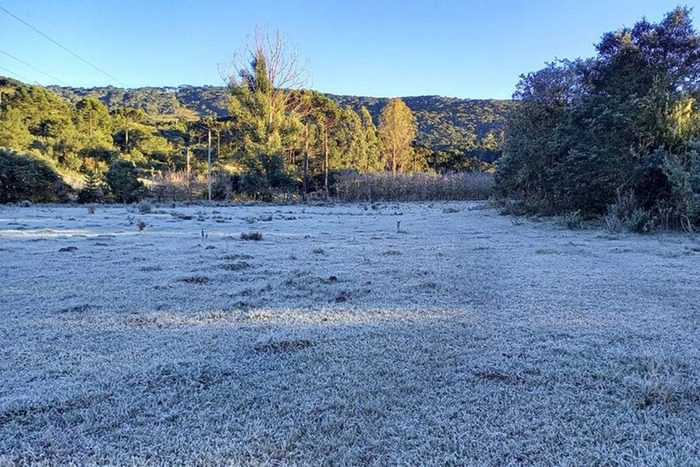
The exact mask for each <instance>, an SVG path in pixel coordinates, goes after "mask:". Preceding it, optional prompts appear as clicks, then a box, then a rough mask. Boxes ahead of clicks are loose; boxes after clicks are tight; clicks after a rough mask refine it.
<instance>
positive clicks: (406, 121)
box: [379, 98, 417, 175]
mask: <svg viewBox="0 0 700 467" xmlns="http://www.w3.org/2000/svg"><path fill="white" fill-rule="evenodd" d="M415 137H416V120H415V117H414V116H413V113H412V112H411V109H409V108H408V106H407V105H406V103H405V102H404V101H402V100H401V99H398V98H395V99H391V100H390V101H389V102H388V103H387V104H386V106H384V108H383V109H382V113H381V114H380V116H379V140H380V147H381V154H382V158H383V161H384V166H385V167H386V168H387V169H388V170H390V171H391V173H392V174H393V175H396V173H397V172H409V171H411V172H416V171H417V162H416V156H417V154H416V152H415V151H414V150H413V140H414V139H415Z"/></svg>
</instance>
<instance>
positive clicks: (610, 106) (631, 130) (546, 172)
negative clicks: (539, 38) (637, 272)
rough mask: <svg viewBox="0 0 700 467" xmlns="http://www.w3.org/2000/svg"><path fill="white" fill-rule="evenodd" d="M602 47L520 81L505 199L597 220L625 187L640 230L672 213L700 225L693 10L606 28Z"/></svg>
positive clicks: (698, 50) (502, 173) (699, 41)
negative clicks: (589, 56)
mask: <svg viewBox="0 0 700 467" xmlns="http://www.w3.org/2000/svg"><path fill="white" fill-rule="evenodd" d="M597 51H598V54H597V56H596V57H594V58H592V59H588V60H576V61H558V62H555V63H552V64H549V65H548V66H547V67H546V68H544V69H542V70H540V71H537V72H534V73H529V74H527V75H524V76H523V77H522V78H521V81H520V83H519V84H518V88H517V91H516V94H515V97H516V99H517V100H518V101H519V103H520V105H518V106H517V107H515V108H514V109H513V110H512V112H511V114H510V116H509V118H508V123H507V138H506V142H505V145H504V157H503V158H502V159H501V160H500V161H499V164H498V173H497V175H498V176H497V189H498V193H499V195H500V196H505V197H514V198H518V199H522V200H523V201H524V202H525V203H526V204H527V205H530V206H536V205H541V206H546V207H547V210H550V211H552V212H559V213H563V212H570V211H576V210H580V212H581V214H582V215H583V216H591V215H602V214H605V213H606V212H608V206H609V205H611V204H613V203H615V202H616V197H617V196H618V193H620V192H623V191H624V192H631V193H633V195H634V199H635V200H636V203H637V204H636V206H635V207H634V210H633V211H632V212H631V213H630V214H629V215H627V216H626V217H625V220H624V222H625V223H631V224H632V228H633V229H634V230H638V231H645V230H648V229H649V228H651V227H650V226H651V225H652V224H654V222H653V219H652V218H654V217H656V216H657V215H658V214H659V213H662V212H663V213H664V216H666V215H667V214H668V212H669V211H668V210H669V209H670V210H671V211H672V214H671V217H673V218H675V219H676V222H679V220H680V219H683V218H685V219H688V220H691V219H692V222H697V221H698V220H699V219H698V214H699V213H698V208H697V206H698V204H697V199H698V193H699V189H700V186H699V185H700V184H698V169H697V166H698V164H697V150H696V148H697V147H698V141H700V125H699V123H700V119H699V118H698V115H699V114H698V108H697V102H696V98H697V96H699V95H700V36H698V34H697V33H696V31H695V29H694V28H693V26H692V23H691V20H690V13H689V10H688V9H686V8H677V9H675V10H673V11H672V12H670V13H669V14H668V15H666V17H665V18H664V19H663V20H662V21H661V22H660V23H658V24H652V23H649V22H648V21H646V20H642V21H640V22H638V23H637V24H636V25H635V26H634V27H632V28H623V29H621V30H619V31H616V32H612V33H608V34H605V35H604V36H603V38H602V40H601V41H600V43H599V44H598V45H597ZM608 215H609V216H610V215H611V213H610V212H608ZM612 217H614V215H612Z"/></svg>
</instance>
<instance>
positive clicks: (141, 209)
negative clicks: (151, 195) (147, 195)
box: [138, 201, 153, 214]
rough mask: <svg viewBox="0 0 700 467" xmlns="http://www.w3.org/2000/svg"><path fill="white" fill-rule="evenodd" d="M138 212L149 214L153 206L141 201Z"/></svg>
mask: <svg viewBox="0 0 700 467" xmlns="http://www.w3.org/2000/svg"><path fill="white" fill-rule="evenodd" d="M138 210H139V212H140V213H141V214H150V213H151V211H153V206H151V203H148V202H146V201H142V202H140V203H139V205H138Z"/></svg>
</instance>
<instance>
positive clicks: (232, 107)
mask: <svg viewBox="0 0 700 467" xmlns="http://www.w3.org/2000/svg"><path fill="white" fill-rule="evenodd" d="M302 71H303V70H301V69H300V68H299V67H298V64H297V63H296V61H295V56H294V55H293V53H292V52H290V51H289V49H287V48H286V44H285V43H284V41H283V40H282V39H281V36H280V35H278V34H274V35H268V34H259V35H258V36H257V39H256V43H255V45H254V47H253V48H252V49H251V50H249V51H248V55H247V60H246V61H245V62H243V63H241V64H240V65H239V66H237V67H236V68H235V69H234V72H233V73H232V74H231V76H230V77H229V78H228V79H229V86H228V89H229V97H228V102H227V114H226V116H225V117H217V116H216V115H215V114H210V115H208V116H205V117H202V118H198V117H194V116H193V115H192V114H188V113H187V112H182V111H181V110H180V111H178V112H176V113H172V114H169V115H162V114H157V115H153V114H149V113H148V112H144V111H143V110H141V109H140V108H134V107H113V108H111V109H108V108H107V106H105V104H104V103H103V102H102V101H101V100H100V99H98V98H97V96H93V95H86V96H83V97H81V98H80V99H78V100H76V101H74V102H73V103H70V102H67V101H66V100H65V99H62V98H61V97H59V96H58V95H56V94H55V93H53V92H52V91H50V90H48V89H46V88H43V87H40V86H32V85H27V84H24V83H21V82H18V81H15V80H11V79H7V78H3V79H1V80H0V147H2V148H5V153H6V154H5V159H4V160H5V161H7V160H9V159H7V158H10V157H11V158H12V159H13V160H14V159H16V158H17V157H25V156H26V157H30V158H33V159H34V160H37V161H41V163H42V164H45V165H47V166H49V167H52V168H53V169H54V170H55V171H56V172H57V173H58V174H59V175H60V176H61V177H62V179H63V180H65V181H66V182H68V184H69V185H73V186H79V187H82V190H81V191H80V192H79V193H78V198H79V199H80V200H83V201H104V200H113V201H133V200H135V199H138V198H139V197H140V196H143V195H144V193H145V190H146V187H145V186H143V184H142V183H141V182H140V181H139V179H142V180H144V179H145V180H146V181H147V180H148V179H149V177H154V176H156V175H157V174H163V173H173V172H186V174H187V175H186V176H187V177H188V180H189V178H190V177H197V176H198V175H201V174H204V173H208V170H209V169H210V168H209V167H208V161H209V159H210V157H211V156H212V155H213V166H212V167H211V169H212V170H213V171H214V173H215V174H216V183H217V187H216V189H215V190H214V195H215V197H223V196H228V195H230V194H231V193H242V194H245V195H247V196H250V197H253V198H258V199H270V198H271V197H273V196H274V194H275V193H276V192H290V191H298V192H300V193H301V194H302V196H305V195H306V194H307V193H309V192H313V191H321V192H323V193H325V194H328V193H329V191H331V190H332V187H333V182H334V177H335V176H336V175H337V174H339V173H346V172H356V173H371V172H380V171H389V172H391V173H393V174H397V173H403V172H419V171H425V170H428V169H430V168H431V167H430V165H433V166H434V167H438V166H439V167H441V168H444V165H445V160H448V159H449V157H450V156H454V154H450V153H447V152H444V151H443V152H440V151H431V150H428V149H426V148H422V147H419V146H417V145H416V144H415V137H416V120H415V116H414V115H413V113H412V111H411V110H410V108H409V107H408V106H407V105H406V104H405V103H404V102H403V101H402V100H401V99H398V98H394V99H389V100H388V101H386V104H385V105H384V106H383V108H382V109H381V112H380V115H379V118H378V125H376V124H375V119H373V118H372V115H371V114H370V112H369V110H368V109H367V108H366V107H360V108H359V109H358V110H357V111H356V110H354V109H353V108H352V107H350V106H348V105H345V106H343V105H339V104H338V103H337V102H336V101H335V100H333V99H331V98H329V97H328V96H327V95H324V94H322V93H319V92H317V91H313V90H309V89H305V88H304V86H303V84H304V83H302V82H301V81H299V76H300V74H301V73H302ZM8 151H11V152H12V155H11V156H10V155H8V154H7V152H8ZM445 154H446V155H445ZM457 158H459V155H457ZM466 159H467V162H466V163H465V158H462V159H461V160H460V162H461V167H460V169H462V170H464V169H465V167H466V168H467V170H478V169H483V168H486V167H487V165H486V164H484V163H481V162H480V161H478V160H472V158H469V157H467V158H466ZM0 162H2V160H0ZM440 164H442V165H440ZM455 165H456V164H455ZM18 167H24V165H23V164H19V165H16V167H14V168H13V167H10V166H9V164H8V163H5V164H4V165H3V168H2V170H3V172H2V173H0V183H2V184H3V186H2V187H0V188H2V191H3V192H4V194H3V200H4V201H7V200H11V199H12V198H18V197H20V196H25V194H20V193H19V192H17V191H16V187H17V186H19V185H18V184H19V183H20V182H19V181H20V180H21V179H23V178H25V179H26V178H27V177H26V174H22V173H18V172H17V171H18V170H19V169H18ZM42 173H43V172H42ZM51 183H53V181H52V182H51ZM49 185H50V186H52V187H53V186H55V185H54V184H49ZM10 186H12V187H15V188H14V190H15V193H14V194H12V193H10V191H12V190H9V189H8V187H10ZM47 186H48V185H47ZM59 191H60V192H62V193H65V192H68V191H69V190H59ZM51 197H52V199H53V198H55V196H53V195H52V196H51Z"/></svg>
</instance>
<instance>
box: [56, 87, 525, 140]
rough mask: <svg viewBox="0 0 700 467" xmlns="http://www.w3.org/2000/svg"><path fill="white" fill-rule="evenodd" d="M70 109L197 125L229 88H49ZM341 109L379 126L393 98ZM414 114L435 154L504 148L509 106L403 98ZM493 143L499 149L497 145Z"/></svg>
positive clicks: (349, 100)
mask: <svg viewBox="0 0 700 467" xmlns="http://www.w3.org/2000/svg"><path fill="white" fill-rule="evenodd" d="M49 89H50V90H51V91H53V92H55V93H56V94H58V95H59V96H61V97H63V98H64V99H66V100H67V101H69V102H71V103H73V104H74V103H76V102H77V101H78V100H80V99H81V98H83V97H85V96H88V95H94V96H96V97H98V98H99V99H100V100H101V101H102V102H103V103H104V104H105V105H106V106H107V107H108V108H110V109H112V108H115V107H123V106H127V107H135V108H139V109H142V110H143V111H145V112H146V113H148V114H149V115H152V116H171V117H176V118H182V119H186V120H194V119H196V118H197V117H200V116H204V115H211V114H213V115H217V116H224V115H226V113H227V110H226V109H227V102H228V96H229V90H228V89H227V88H226V87H225V86H188V85H183V86H178V87H142V88H133V89H123V88H117V87H113V86H107V87H96V88H74V87H62V86H49ZM327 96H328V97H330V98H331V99H333V100H335V101H336V102H337V103H338V104H340V105H344V106H345V105H347V106H350V107H352V108H353V109H355V110H359V109H360V108H361V107H362V106H365V107H367V109H368V110H369V111H370V113H371V114H372V117H373V118H374V120H375V122H376V123H378V122H379V114H380V112H381V109H382V107H383V106H384V105H385V104H386V102H387V101H388V100H389V98H385V97H366V96H344V95H336V94H327ZM401 99H403V101H404V102H406V104H407V105H408V106H409V107H410V108H411V110H412V111H413V113H414V115H415V117H416V122H417V125H418V134H417V137H416V142H417V143H418V144H419V145H421V146H425V147H428V148H431V149H434V150H443V149H447V150H449V149H474V148H477V147H484V146H486V145H487V144H490V145H493V144H496V145H497V146H498V147H500V143H501V141H502V138H503V136H502V135H503V125H504V123H505V117H506V114H507V113H508V111H509V109H511V108H512V106H513V105H514V102H513V101H510V100H499V99H460V98H455V97H442V96H411V97H402V98H401ZM494 142H495V143H494Z"/></svg>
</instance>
